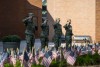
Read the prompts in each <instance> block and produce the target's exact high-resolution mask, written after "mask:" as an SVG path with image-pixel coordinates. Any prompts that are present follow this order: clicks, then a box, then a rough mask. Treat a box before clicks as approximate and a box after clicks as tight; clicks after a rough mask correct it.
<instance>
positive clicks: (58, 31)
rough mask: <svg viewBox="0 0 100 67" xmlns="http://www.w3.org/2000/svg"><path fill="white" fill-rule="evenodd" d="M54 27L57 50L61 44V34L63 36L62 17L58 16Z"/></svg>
mask: <svg viewBox="0 0 100 67" xmlns="http://www.w3.org/2000/svg"><path fill="white" fill-rule="evenodd" d="M53 27H54V32H55V33H54V37H53V41H54V43H55V47H56V50H58V47H59V46H60V45H61V36H62V25H61V24H60V18H57V19H56V21H55V24H54V25H53Z"/></svg>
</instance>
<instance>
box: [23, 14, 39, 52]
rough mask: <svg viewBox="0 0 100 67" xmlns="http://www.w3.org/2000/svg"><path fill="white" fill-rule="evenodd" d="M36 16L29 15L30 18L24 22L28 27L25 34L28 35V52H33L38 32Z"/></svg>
mask: <svg viewBox="0 0 100 67" xmlns="http://www.w3.org/2000/svg"><path fill="white" fill-rule="evenodd" d="M34 17H35V16H34V14H33V13H28V16H27V17H26V18H25V19H23V22H24V24H25V26H26V30H25V34H26V43H27V51H28V52H29V51H30V50H32V47H33V46H34V42H35V31H36V30H37V25H36V22H35V21H34Z"/></svg>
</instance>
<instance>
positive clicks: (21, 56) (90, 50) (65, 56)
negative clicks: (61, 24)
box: [0, 44, 100, 67]
mask: <svg viewBox="0 0 100 67" xmlns="http://www.w3.org/2000/svg"><path fill="white" fill-rule="evenodd" d="M34 49H35V48H33V50H34ZM33 50H32V51H30V52H27V51H26V49H25V50H24V51H23V52H19V49H17V50H16V51H15V50H13V49H7V51H4V52H3V53H2V54H1V56H0V67H4V64H5V62H8V63H10V64H12V65H13V66H14V67H16V66H15V65H16V62H17V60H19V61H20V63H21V66H20V67H31V66H32V65H33V64H36V65H41V66H43V67H50V65H51V63H52V62H53V61H54V60H55V61H62V60H66V63H67V64H68V65H70V66H73V65H74V64H75V63H76V60H77V57H79V56H82V55H87V54H91V55H94V54H95V53H96V52H97V53H98V54H99V55H100V45H99V44H98V45H87V46H72V47H71V50H66V48H60V47H59V49H58V50H56V49H55V48H52V49H49V48H47V47H46V48H44V49H38V50H37V51H34V52H33ZM33 53H34V54H33Z"/></svg>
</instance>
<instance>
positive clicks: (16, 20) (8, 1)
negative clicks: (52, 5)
mask: <svg viewBox="0 0 100 67" xmlns="http://www.w3.org/2000/svg"><path fill="white" fill-rule="evenodd" d="M30 12H32V13H34V14H35V16H36V18H37V24H38V30H37V31H36V37H37V38H38V37H39V33H40V31H41V28H40V24H41V22H42V0H1V1H0V39H1V38H2V37H3V36H6V35H12V34H17V35H19V36H20V37H21V38H22V39H24V38H25V34H24V32H25V26H24V23H23V22H22V19H23V18H25V17H26V16H27V14H28V13H30Z"/></svg>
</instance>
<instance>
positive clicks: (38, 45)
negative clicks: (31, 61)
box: [0, 39, 54, 52]
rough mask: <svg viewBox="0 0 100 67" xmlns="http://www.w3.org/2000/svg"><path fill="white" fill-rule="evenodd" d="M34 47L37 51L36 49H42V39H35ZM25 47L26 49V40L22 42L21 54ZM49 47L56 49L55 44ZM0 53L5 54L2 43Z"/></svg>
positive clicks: (50, 44)
mask: <svg viewBox="0 0 100 67" xmlns="http://www.w3.org/2000/svg"><path fill="white" fill-rule="evenodd" d="M34 45H35V49H36V50H37V49H38V48H40V47H41V41H40V39H35V43H34ZM25 47H26V41H25V40H22V41H21V42H20V52H22V51H23V50H24V48H25ZM48 47H49V48H50V47H54V43H53V42H49V44H48ZM0 52H3V43H2V42H0Z"/></svg>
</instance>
